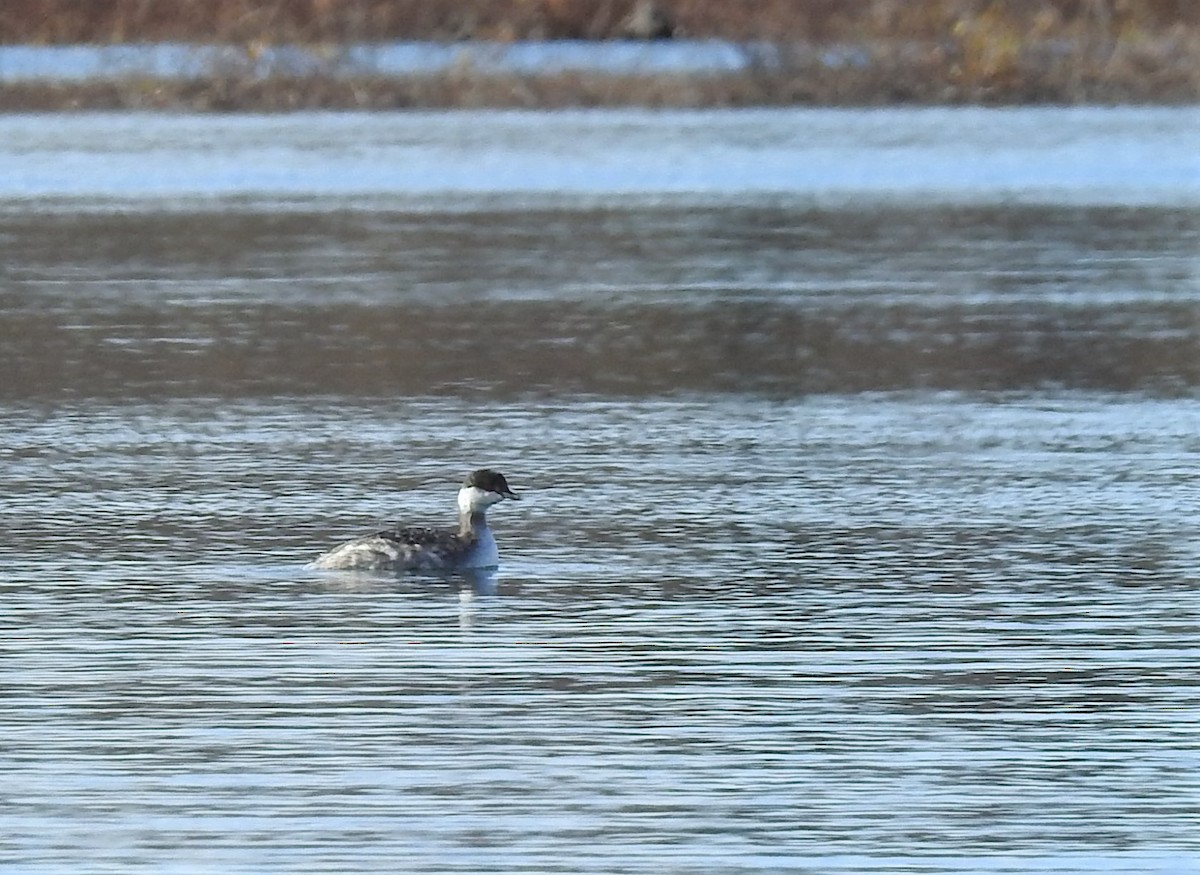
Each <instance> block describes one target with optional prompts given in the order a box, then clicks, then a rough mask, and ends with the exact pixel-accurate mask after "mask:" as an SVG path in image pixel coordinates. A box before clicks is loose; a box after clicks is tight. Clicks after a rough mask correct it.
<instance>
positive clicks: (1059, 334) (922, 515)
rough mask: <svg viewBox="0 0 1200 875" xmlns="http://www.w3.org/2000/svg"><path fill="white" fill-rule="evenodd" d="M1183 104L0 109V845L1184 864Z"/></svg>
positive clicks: (403, 857)
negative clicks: (408, 574) (362, 555)
mask: <svg viewBox="0 0 1200 875" xmlns="http://www.w3.org/2000/svg"><path fill="white" fill-rule="evenodd" d="M1194 123H1195V112H1194V110H1191V109H1181V110H1157V109H1128V110H1124V109H1119V110H1099V109H1087V110H1063V111H1054V110H1038V111H1024V110H1019V111H1018V110H1013V111H995V112H991V111H983V110H962V111H952V110H937V111H925V110H920V111H911V112H910V111H896V110H890V111H881V112H844V113H842V112H812V113H808V112H791V111H787V112H780V113H770V112H753V113H731V114H723V113H666V114H649V113H629V112H615V113H568V114H564V115H545V116H543V115H539V114H530V113H516V114H510V113H469V114H453V113H447V114H413V115H404V114H398V115H380V116H369V115H348V116H338V115H304V116H281V117H252V116H239V117H236V118H226V117H220V116H205V117H187V116H182V117H181V116H163V117H159V116H140V115H139V116H122V115H79V116H66V117H59V116H10V117H5V118H2V119H0V152H2V153H3V156H4V157H3V166H5V167H6V168H8V169H9V170H10V172H7V173H5V174H3V175H0V250H2V253H3V258H2V259H0V411H2V413H3V415H2V416H0V470H3V473H4V490H3V497H2V502H3V509H4V522H5V526H4V532H5V534H4V537H3V538H0V599H2V603H3V607H4V609H3V611H0V690H2V692H3V695H2V696H0V773H2V774H3V775H4V781H3V784H2V787H0V869H3V870H4V871H13V872H37V873H43V872H44V873H51V872H53V873H58V872H63V871H89V872H91V871H95V872H121V873H128V872H154V873H160V872H170V873H193V872H212V871H221V872H245V873H261V872H330V871H405V872H479V871H505V872H572V873H574V872H595V873H611V872H628V873H650V872H663V871H667V872H677V873H693V872H694V873H702V872H703V873H712V872H721V873H739V872H805V873H810V872H811V873H826V872H829V873H894V872H908V873H947V875H948V873H958V872H978V873H1018V872H1039V873H1078V872H1089V873H1095V872H1103V873H1118V872H1119V873H1125V872H1153V873H1171V875H1176V873H1193V872H1197V871H1200V838H1198V837H1200V779H1198V778H1197V775H1200V756H1198V753H1197V751H1198V750H1200V748H1198V747H1197V744H1196V738H1197V736H1198V734H1200V686H1198V684H1197V673H1196V671H1195V666H1196V664H1197V660H1198V657H1200V624H1198V622H1197V616H1198V615H1197V610H1196V608H1197V584H1198V582H1200V578H1198V576H1197V568H1198V567H1200V537H1198V536H1197V533H1196V525H1195V521H1196V520H1197V519H1198V518H1200V514H1198V513H1197V509H1198V508H1200V486H1197V478H1196V476H1195V472H1196V467H1197V464H1196V463H1197V460H1198V459H1200V403H1198V401H1200V398H1198V396H1197V387H1198V386H1200V352H1198V351H1200V274H1198V273H1197V271H1196V265H1197V261H1196V253H1197V251H1200V249H1198V247H1200V221H1198V219H1200V212H1198V209H1200V208H1198V204H1197V197H1196V195H1197V183H1198V181H1200V180H1198V179H1197V177H1196V176H1195V175H1192V174H1193V170H1194V168H1195V163H1194V162H1195V158H1194V155H1193V154H1192V153H1193V151H1194V150H1191V149H1190V148H1189V147H1188V144H1187V139H1186V136H1185V134H1186V132H1187V131H1188V130H1190V126H1192V125H1194ZM485 464H486V465H492V466H495V467H497V468H499V469H500V470H502V471H504V472H505V474H506V475H508V478H509V480H510V482H511V483H512V485H513V487H514V488H515V489H516V490H517V491H518V492H520V493H521V494H522V496H523V500H522V501H521V502H519V503H517V502H513V503H509V502H505V503H503V504H502V505H501V506H500V507H498V508H497V509H495V510H494V511H493V512H492V525H493V527H494V529H495V531H496V535H497V539H498V541H499V544H500V550H501V563H502V567H501V571H500V574H499V577H498V579H497V580H496V581H495V582H494V587H477V586H476V585H475V583H474V582H471V581H459V580H442V579H429V578H403V577H401V578H397V577H392V576H388V575H346V574H322V573H317V572H313V571H310V570H307V569H305V567H304V564H305V563H306V562H307V561H308V560H310V559H311V558H313V557H314V556H315V555H316V554H317V553H319V552H320V551H321V550H323V549H326V548H327V547H329V546H331V545H333V544H335V543H337V542H338V541H340V540H342V539H344V538H347V537H350V536H352V535H355V534H358V533H361V532H364V531H370V530H372V529H374V528H377V527H381V526H383V525H385V524H388V523H391V522H406V523H438V522H445V523H446V524H451V523H452V522H453V516H454V504H453V501H454V491H455V489H456V488H457V484H458V482H459V481H460V480H461V478H462V477H463V475H464V474H465V473H466V472H467V471H469V470H471V469H472V468H475V467H479V466H480V465H485Z"/></svg>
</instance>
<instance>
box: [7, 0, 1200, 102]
mask: <svg viewBox="0 0 1200 875" xmlns="http://www.w3.org/2000/svg"><path fill="white" fill-rule="evenodd" d="M649 12H652V13H653V14H654V15H655V16H658V17H659V19H661V20H662V21H665V22H666V23H667V24H668V26H667V27H666V28H665V30H666V31H668V32H670V33H671V34H673V35H675V36H679V37H685V38H688V39H723V40H728V41H734V42H739V43H742V44H744V45H745V50H744V51H745V53H746V58H747V64H746V68H745V69H744V70H742V71H737V72H724V73H721V72H714V73H713V74H712V75H703V76H696V75H691V76H686V75H679V74H670V73H658V74H645V75H641V74H638V73H637V72H636V71H633V72H621V73H578V72H575V73H571V72H553V71H547V72H545V73H540V74H525V75H517V74H511V75H510V74H506V73H497V72H495V71H491V72H484V71H479V70H475V69H472V68H471V66H470V65H469V64H466V65H464V66H463V67H462V69H456V70H454V71H451V72H445V71H442V72H439V73H436V74H430V75H416V76H409V77H404V78H396V77H392V78H388V79H382V78H372V77H370V76H362V77H358V78H356V79H353V80H352V79H349V78H347V77H346V76H341V75H336V76H324V77H323V76H320V75H308V76H305V77H297V78H292V79H286V78H278V77H276V78H273V79H271V80H270V81H262V79H261V77H258V78H256V77H255V76H254V75H251V73H250V71H251V70H252V69H253V68H254V64H253V62H254V60H255V59H256V58H257V57H258V55H259V53H261V52H262V51H263V50H264V49H266V48H267V47H270V46H276V45H302V46H314V47H319V49H320V50H321V51H324V52H326V56H328V57H330V58H333V59H334V61H333V62H331V66H330V67H329V70H330V71H334V66H333V64H335V63H336V57H337V48H336V47H337V46H339V45H345V44H348V43H362V42H377V41H397V40H433V41H443V42H449V41H457V40H491V41H500V42H507V41H516V40H558V39H582V40H603V39H612V38H620V37H623V36H629V35H630V34H631V32H633V31H635V30H636V29H635V28H631V21H635V20H636V19H637V16H638V15H639V14H642V15H644V14H646V13H649ZM643 35H648V34H643ZM140 42H182V43H204V44H213V43H216V44H222V45H232V46H237V47H241V50H242V51H243V52H244V56H245V58H246V61H247V62H246V64H245V65H244V69H238V68H237V65H233V66H232V67H230V66H227V67H225V68H223V69H221V70H214V71H213V72H212V74H211V75H209V76H205V77H202V78H201V79H198V80H194V81H190V82H185V83H178V82H163V81H145V80H139V81H136V82H131V81H124V82H110V81H105V82H93V83H82V84H79V83H76V84H63V83H55V82H34V83H21V84H16V85H14V84H11V83H9V84H5V85H3V86H0V108H9V109H14V108H16V109H39V108H72V107H98V108H165V107H171V108H191V109H292V108H306V107H329V108H336V107H346V106H357V107H364V108H393V107H408V106H547V107H556V106H594V105H649V106H744V105H764V104H823V105H838V104H879V103H904V102H919V103H967V102H970V103H1032V102H1043V103H1046V102H1056V103H1080V102H1110V103H1112V102H1160V103H1161V102H1173V103H1185V102H1194V101H1196V100H1200V0H657V2H654V0H455V2H447V0H188V2H164V0H3V2H0V43H7V44H25V45H58V44H112V43H140ZM830 45H839V46H845V45H853V46H856V47H858V48H859V49H860V50H859V51H858V52H857V54H856V55H855V58H856V60H855V61H854V62H853V63H845V62H835V63H830V62H829V60H828V56H827V55H822V53H821V52H820V51H814V48H817V49H819V48H820V47H822V46H830ZM767 46H769V47H770V50H769V51H766V50H765V49H764V47H767Z"/></svg>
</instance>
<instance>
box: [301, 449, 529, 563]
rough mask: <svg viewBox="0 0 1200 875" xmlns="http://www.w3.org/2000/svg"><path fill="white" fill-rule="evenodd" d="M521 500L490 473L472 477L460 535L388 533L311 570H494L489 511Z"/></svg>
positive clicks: (462, 504)
mask: <svg viewBox="0 0 1200 875" xmlns="http://www.w3.org/2000/svg"><path fill="white" fill-rule="evenodd" d="M506 498H507V499H510V500H512V501H518V500H520V496H519V495H517V494H516V493H515V492H513V491H512V489H510V488H509V486H508V481H507V480H506V479H505V478H504V475H503V474H501V473H499V472H498V471H493V470H492V469H490V468H480V469H479V470H478V471H473V472H472V473H471V474H469V475H468V476H467V478H466V480H464V481H463V484H462V487H461V488H460V489H459V490H458V530H457V531H455V530H452V529H438V528H425V527H420V526H412V527H404V528H395V529H384V530H382V531H378V532H373V533H372V534H369V535H364V536H362V537H360V538H355V539H353V540H351V541H347V542H346V543H344V544H340V545H339V546H337V547H334V548H333V549H332V550H329V551H328V552H326V553H322V554H321V555H320V556H318V557H317V558H316V559H314V560H313V561H312V562H310V563H309V565H308V567H309V568H314V569H319V570H324V571H372V570H373V571H396V572H413V571H416V572H420V571H432V572H443V573H452V572H456V571H487V570H495V569H496V568H497V567H498V566H499V563H500V553H499V550H498V549H497V547H496V539H495V538H494V537H493V536H492V531H491V529H490V528H488V524H487V511H488V508H490V507H491V506H492V505H494V504H497V503H498V502H500V501H503V500H504V499H506Z"/></svg>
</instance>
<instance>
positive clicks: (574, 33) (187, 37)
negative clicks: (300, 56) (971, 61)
mask: <svg viewBox="0 0 1200 875" xmlns="http://www.w3.org/2000/svg"><path fill="white" fill-rule="evenodd" d="M633 4H634V0H455V2H453V3H449V2H445V0H188V2H186V3H163V2H147V0H5V2H4V3H3V4H0V42H6V43H33V44H50V43H114V42H150V41H182V42H205V43H208V42H233V43H239V42H264V43H268V44H275V43H314V42H316V43H321V42H346V41H363V40H398V39H421V40H424V39H432V40H452V39H462V38H473V39H499V40H515V39H604V38H609V37H612V36H614V35H616V34H617V33H618V31H619V28H620V24H621V22H622V21H623V19H624V18H625V17H626V16H627V15H628V14H629V12H630V9H631V7H632V6H633ZM661 5H662V6H663V8H665V9H666V10H668V11H669V13H670V15H671V16H672V17H673V18H674V19H675V21H676V23H677V24H678V26H679V28H680V30H681V32H683V33H685V34H687V35H688V36H692V37H698V38H704V37H716V38H722V39H731V40H756V39H769V40H813V41H818V42H822V41H835V40H856V39H897V38H902V39H938V38H944V37H947V36H952V35H953V33H954V31H955V30H956V29H957V30H959V31H966V32H970V33H972V34H976V35H980V36H983V35H987V36H991V37H995V38H996V39H998V40H1006V39H1019V38H1021V37H1023V36H1030V35H1035V34H1037V35H1043V36H1046V35H1050V34H1054V35H1057V36H1068V37H1075V36H1078V35H1079V34H1080V33H1081V32H1086V33H1088V34H1091V35H1096V34H1098V33H1101V32H1103V33H1106V34H1107V35H1108V36H1110V37H1124V38H1131V37H1138V36H1148V35H1155V34H1160V33H1163V32H1166V31H1177V30H1179V29H1181V28H1182V29H1192V30H1194V29H1200V3H1196V2H1194V0H662V3H661Z"/></svg>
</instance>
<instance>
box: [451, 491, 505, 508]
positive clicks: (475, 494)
mask: <svg viewBox="0 0 1200 875" xmlns="http://www.w3.org/2000/svg"><path fill="white" fill-rule="evenodd" d="M502 498H503V496H501V495H497V494H496V493H495V492H488V491H487V490H486V489H480V488H479V487H478V486H466V487H464V488H462V489H460V490H458V509H459V511H461V512H462V513H471V512H472V511H476V510H483V509H484V508H487V507H491V506H492V505H493V504H495V503H496V502H497V501H500V500H501V499H502Z"/></svg>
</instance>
